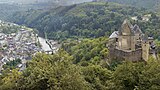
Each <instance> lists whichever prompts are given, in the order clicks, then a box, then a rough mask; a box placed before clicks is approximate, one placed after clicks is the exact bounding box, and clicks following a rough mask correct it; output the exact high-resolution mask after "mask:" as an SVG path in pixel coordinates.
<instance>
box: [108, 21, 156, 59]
mask: <svg viewBox="0 0 160 90" xmlns="http://www.w3.org/2000/svg"><path fill="white" fill-rule="evenodd" d="M108 47H109V57H110V59H118V60H130V61H132V62H137V61H147V60H148V58H149V55H150V54H151V53H152V51H153V50H154V49H155V45H154V42H153V38H152V37H148V36H147V35H145V34H143V32H142V31H141V29H140V28H139V26H138V25H134V26H133V25H132V24H131V23H130V22H129V20H127V19H126V20H124V22H123V24H122V25H121V28H120V29H119V30H118V31H114V32H113V33H112V34H111V35H110V37H109V45H108Z"/></svg>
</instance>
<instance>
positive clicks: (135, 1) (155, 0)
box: [106, 0, 160, 10]
mask: <svg viewBox="0 0 160 90" xmlns="http://www.w3.org/2000/svg"><path fill="white" fill-rule="evenodd" d="M106 1H109V2H116V3H120V4H125V5H132V6H135V7H142V8H146V9H151V10H157V9H158V7H159V5H160V0H106Z"/></svg>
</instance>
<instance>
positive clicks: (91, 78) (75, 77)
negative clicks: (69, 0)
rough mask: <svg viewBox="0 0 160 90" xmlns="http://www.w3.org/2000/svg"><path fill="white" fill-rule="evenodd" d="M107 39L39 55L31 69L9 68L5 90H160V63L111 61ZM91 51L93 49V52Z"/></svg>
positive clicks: (2, 83) (0, 81)
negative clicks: (109, 59)
mask: <svg viewBox="0 0 160 90" xmlns="http://www.w3.org/2000/svg"><path fill="white" fill-rule="evenodd" d="M107 42H108V40H107V38H106V37H100V38H97V39H85V40H82V41H81V42H79V41H76V40H75V41H73V42H70V43H69V42H68V43H67V41H66V42H65V43H64V44H63V49H60V50H59V52H58V53H56V54H53V55H46V54H42V53H41V54H40V53H39V54H37V55H35V56H34V58H33V59H32V61H30V62H28V63H27V69H26V70H24V71H23V72H19V71H18V69H13V70H10V69H6V70H4V71H3V72H2V75H1V77H0V89H1V90H117V89H118V90H135V89H136V90H157V89H159V88H160V83H159V81H160V70H159V67H160V62H159V60H155V59H154V58H152V57H150V59H149V60H148V61H147V63H145V62H137V63H132V62H129V61H123V63H122V61H119V63H116V62H117V61H116V62H114V61H113V62H111V63H107V61H108V49H107V48H105V45H106V43H107ZM89 49H90V50H89Z"/></svg>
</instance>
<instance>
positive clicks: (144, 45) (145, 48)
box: [142, 35, 150, 61]
mask: <svg viewBox="0 0 160 90" xmlns="http://www.w3.org/2000/svg"><path fill="white" fill-rule="evenodd" d="M149 48H150V45H149V41H148V37H147V36H146V35H145V36H144V37H143V41H142V59H143V60H145V61H147V60H148V58H149Z"/></svg>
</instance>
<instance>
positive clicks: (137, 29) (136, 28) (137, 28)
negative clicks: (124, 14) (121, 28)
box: [133, 24, 142, 34]
mask: <svg viewBox="0 0 160 90" xmlns="http://www.w3.org/2000/svg"><path fill="white" fill-rule="evenodd" d="M133 31H134V33H135V34H142V31H141V29H140V28H139V26H138V25H137V24H135V25H134V27H133Z"/></svg>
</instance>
